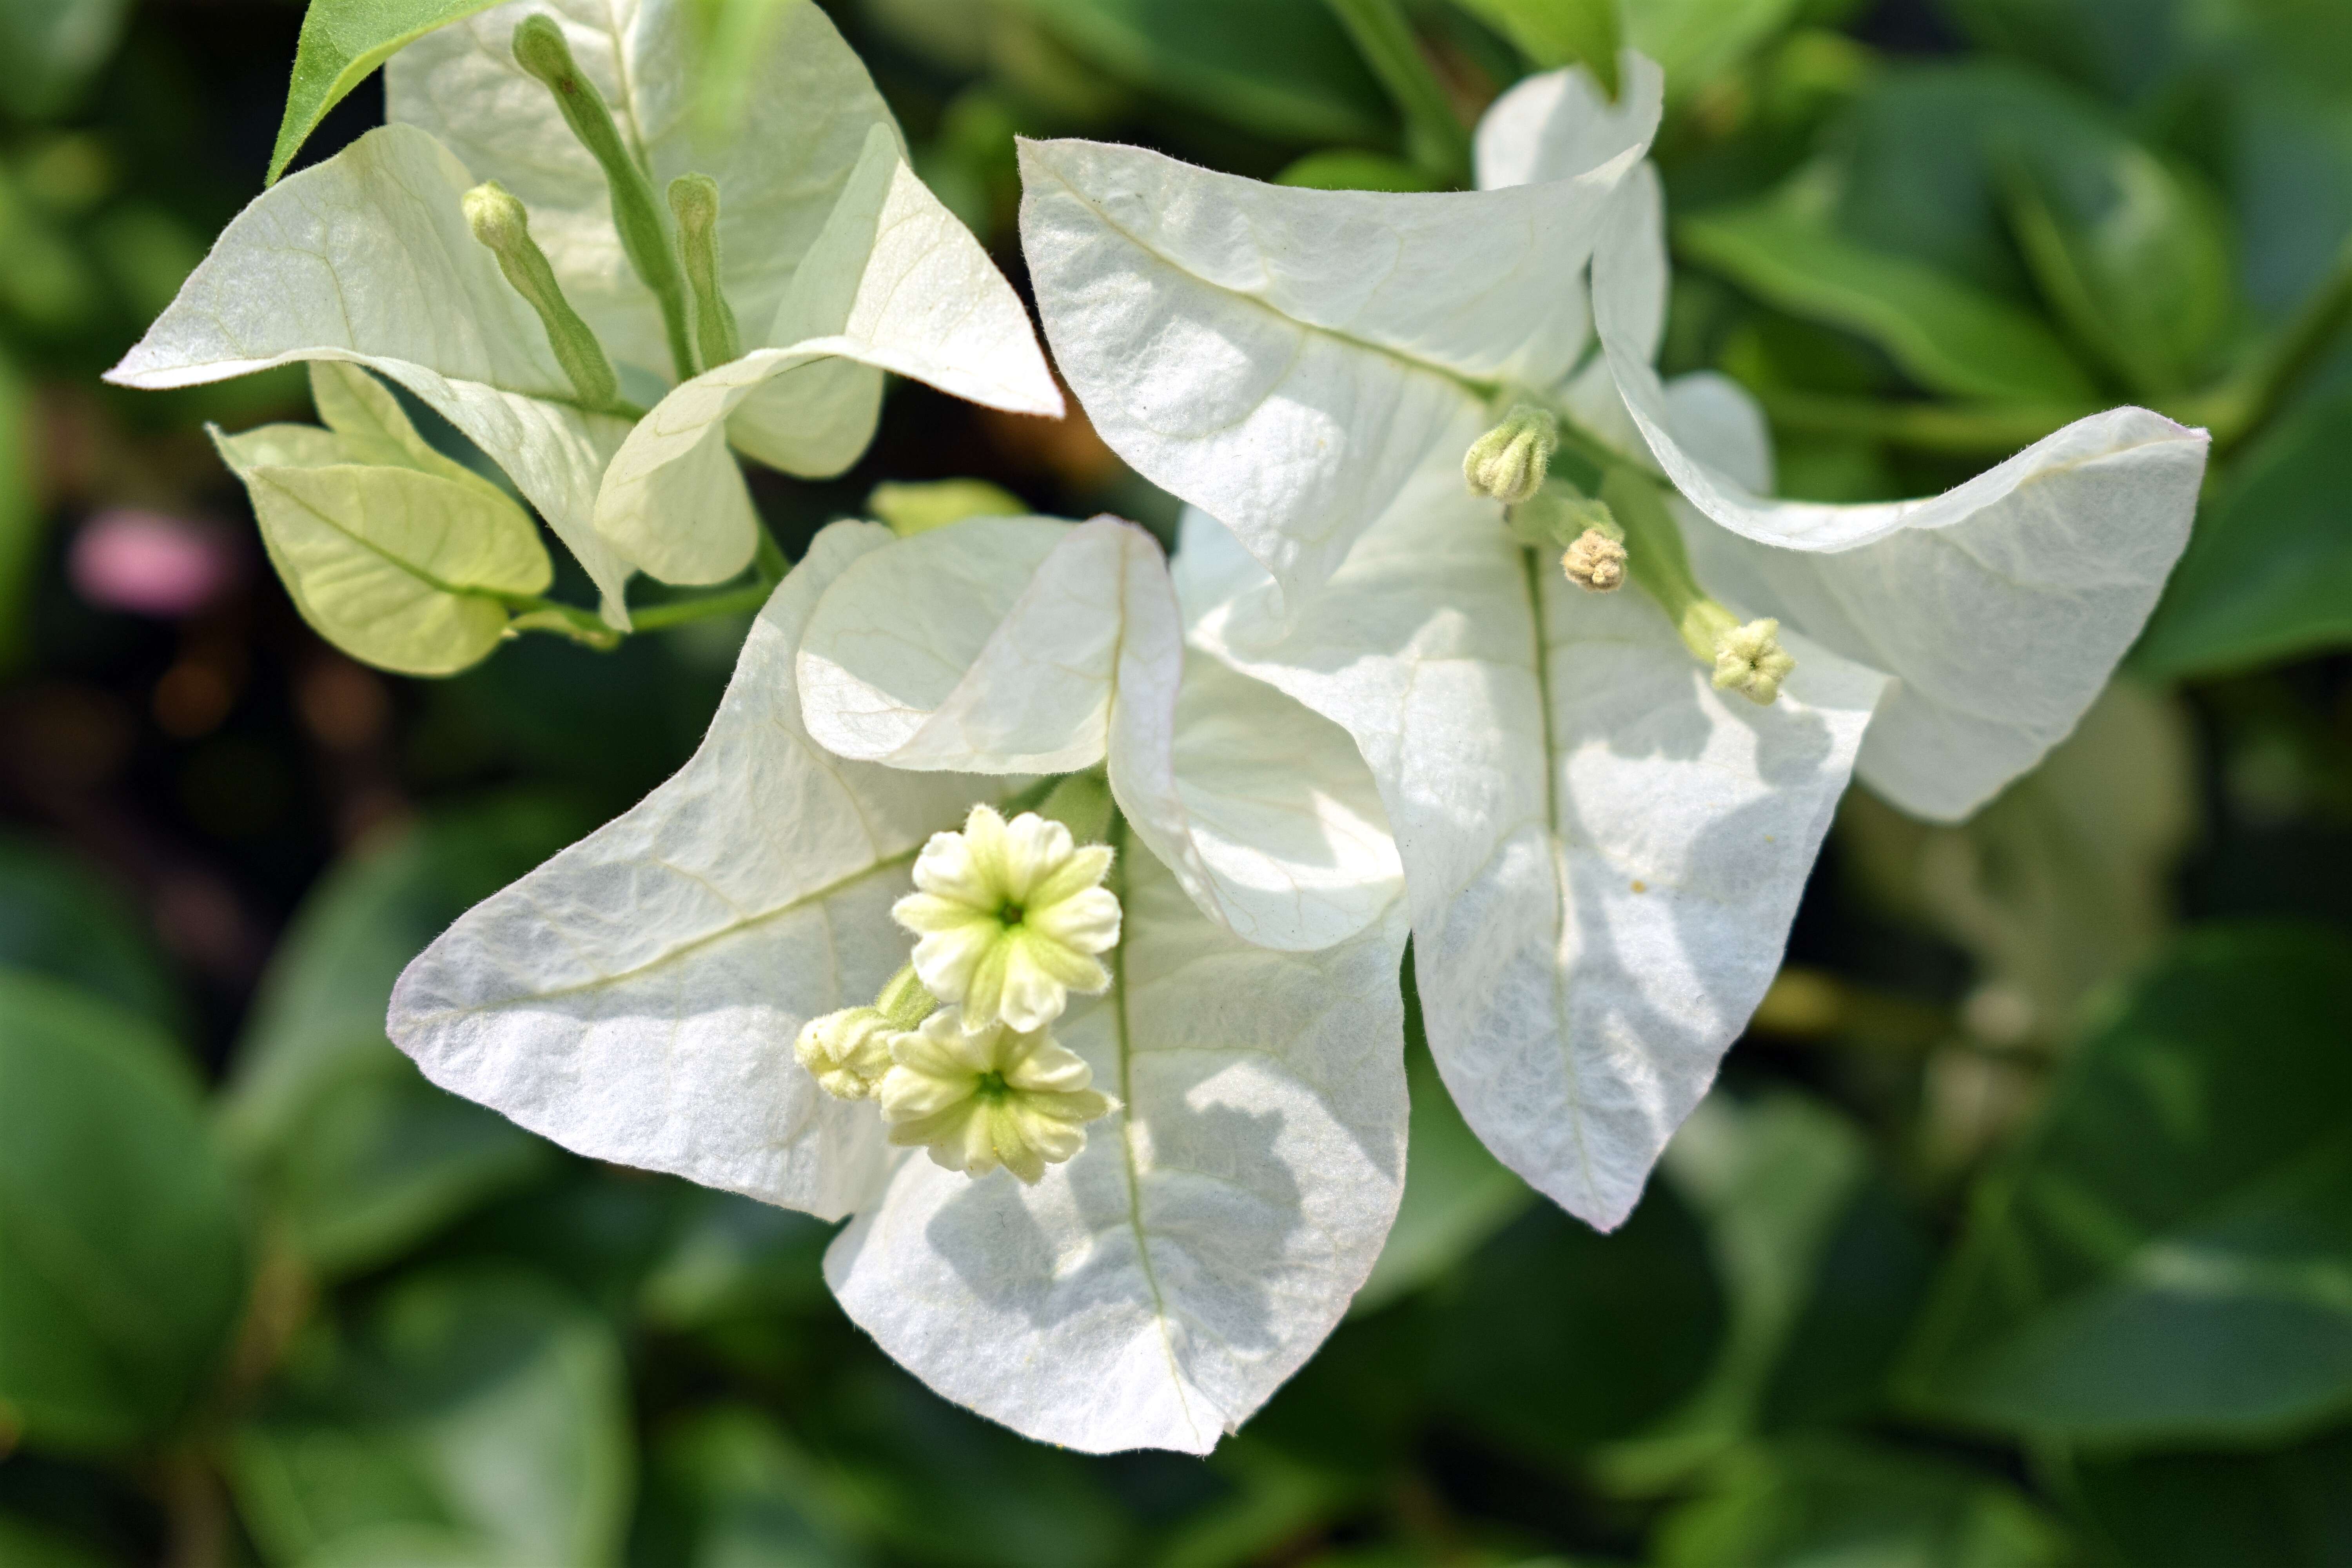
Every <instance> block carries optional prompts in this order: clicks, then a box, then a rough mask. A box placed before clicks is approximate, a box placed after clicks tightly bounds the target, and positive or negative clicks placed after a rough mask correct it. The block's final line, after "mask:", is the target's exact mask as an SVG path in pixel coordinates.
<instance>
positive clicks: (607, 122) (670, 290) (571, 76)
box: [514, 14, 696, 381]
mask: <svg viewBox="0 0 2352 1568" xmlns="http://www.w3.org/2000/svg"><path fill="white" fill-rule="evenodd" d="M514 58H515V63H516V64H517V65H519V66H520V67H522V68H523V69H524V70H525V71H527V72H529V73H530V75H531V76H532V77H533V78H535V79H537V80H538V81H539V82H540V83H541V85H542V86H544V87H545V88H546V89H547V90H548V91H549V92H550V93H551V94H552V95H553V96H554V99H555V107H556V108H557V109H558V110H561V111H562V115H563V122H564V123H565V124H566V125H569V126H570V127H571V128H572V135H574V136H576V137H578V138H579V140H580V144H581V145H582V146H583V147H585V148H587V149H588V152H589V154H590V155H591V156H593V158H594V159H595V160H596V164H597V167H599V168H600V169H602V170H604V184H605V188H606V189H607V190H608V191H609V192H610V193H611V195H612V201H613V226H614V229H615V230H617V231H618V232H619V234H620V237H621V249H622V251H623V253H624V254H625V255H626V256H627V257H628V258H629V266H630V267H631V268H634V269H635V272H636V275H637V277H638V279H640V280H641V281H642V282H643V283H644V284H645V286H646V288H648V289H652V290H653V293H654V298H655V299H656V300H659V301H660V302H661V312H662V326H663V329H664V330H665V331H667V334H668V336H669V353H670V359H671V360H672V362H673V363H675V365H676V367H677V376H678V379H679V380H680V381H684V380H686V379H687V378H688V377H689V376H691V375H692V374H694V373H695V368H696V367H695V363H694V345H693V342H692V340H691V338H690V337H689V336H688V331H687V311H686V284H685V280H684V279H682V278H681V277H680V276H679V272H678V265H677V254H676V252H674V251H673V250H672V249H671V248H670V241H669V235H668V233H667V230H666V229H665V227H664V226H663V223H662V218H661V209H660V207H659V206H658V205H656V202H655V200H654V186H653V181H652V180H651V179H650V178H649V177H648V176H647V175H646V171H645V168H644V166H643V165H642V164H640V163H638V162H637V159H636V155H635V153H632V152H631V151H630V150H629V148H628V146H627V144H626V143H625V142H623V141H622V140H621V130H620V127H619V126H617V125H615V124H614V122H613V111H612V110H611V109H610V108H608V107H606V105H605V102H604V94H603V93H601V92H598V91H597V90H596V84H595V83H594V82H592V81H590V80H589V79H587V78H586V77H584V76H583V75H581V74H580V68H579V66H578V64H577V63H575V62H574V61H573V59H572V46H571V45H570V44H568V43H566V42H565V41H564V38H563V29H562V27H560V26H557V25H556V23H555V21H554V19H553V18H552V17H550V16H545V15H543V14H542V15H539V16H529V17H526V18H524V19H523V21H522V22H521V23H520V25H518V26H516V28H515V30H514Z"/></svg>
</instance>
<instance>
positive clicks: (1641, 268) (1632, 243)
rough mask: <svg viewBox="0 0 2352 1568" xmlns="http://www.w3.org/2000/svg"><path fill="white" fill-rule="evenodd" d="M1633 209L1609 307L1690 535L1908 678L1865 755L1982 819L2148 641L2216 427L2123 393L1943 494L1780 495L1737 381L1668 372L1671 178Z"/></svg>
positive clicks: (1608, 344)
mask: <svg viewBox="0 0 2352 1568" xmlns="http://www.w3.org/2000/svg"><path fill="white" fill-rule="evenodd" d="M1618 203H1619V205H1620V207H1621V209H1622V217H1621V221H1619V222H1618V223H1617V224H1616V225H1615V226H1612V230H1611V232H1610V235H1609V237H1608V238H1607V239H1606V240H1604V242H1603V243H1602V245H1601V248H1600V250H1599V251H1598V253H1596V255H1595V256H1594V258H1593V264H1592V270H1593V308H1594V315H1595V319H1596V321H1598V323H1599V326H1600V331H1601V342H1602V344H1603V346H1604V348H1605V349H1606V350H1607V353H1608V362H1609V368H1610V371H1611V374H1612V375H1613V377H1614V378H1615V381H1616V384H1617V387H1618V390H1619V391H1620V392H1622V395H1623V398H1624V405H1625V406H1626V407H1627V408H1628V409H1630V411H1631V413H1632V416H1633V420H1634V421H1635V422H1636V424H1637V425H1638V426H1639V427H1640V431H1641V435H1642V437H1643V439H1644V440H1645V441H1646V443H1647V447H1648V450H1649V452H1650V453H1651V454H1653V455H1654V457H1655V458H1656V461H1657V462H1658V464H1659V466H1660V467H1661V468H1664V470H1665V472H1666V474H1667V476H1668V477H1669V478H1670V479H1673V480H1674V482H1675V487H1676V488H1677V489H1680V490H1681V491H1682V493H1683V495H1684V497H1685V498H1686V499H1687V500H1689V502H1690V503H1691V505H1692V507H1694V508H1695V509H1696V512H1698V513H1703V514H1704V515H1705V521H1701V520H1700V519H1699V518H1698V517H1697V516H1692V517H1689V518H1687V519H1686V520H1685V521H1686V527H1685V533H1686V534H1687V535H1688V540H1689V544H1690V549H1691V555H1692V559H1693V561H1694V563H1696V565H1697V567H1698V569H1699V572H1700V574H1701V577H1702V580H1703V581H1705V582H1706V585H1707V587H1708V589H1709V591H1710V592H1713V593H1715V594H1717V595H1719V596H1721V597H1723V598H1725V599H1727V600H1729V601H1731V602H1732V603H1734V604H1735V605H1738V607H1740V608H1741V609H1743V610H1746V611H1748V612H1750V613H1755V614H1767V615H1772V616H1779V617H1780V619H1781V620H1782V621H1784V622H1785V623H1787V624H1788V625H1790V626H1795V627H1797V628H1799V629H1801V630H1802V631H1803V632H1804V633H1805V634H1806V635H1807V636H1809V637H1812V638H1814V639H1815V640H1817V641H1819V642H1822V643H1824V644H1826V645H1828V646H1829V647H1832V648H1834V649H1836V650H1837V651H1838V652H1840V653H1843V654H1844V655H1846V656H1847V657H1848V658H1856V659H1860V660H1863V661H1864V662H1865V663H1867V664H1870V665H1872V666H1874V667H1875V668H1880V669H1883V670H1885V671H1886V672H1887V673H1889V674H1891V675H1894V676H1895V677H1897V678H1898V679H1899V680H1900V682H1901V684H1900V686H1899V687H1898V688H1896V689H1895V692H1894V694H1893V695H1892V696H1891V697H1890V699H1889V700H1888V702H1887V704H1886V709H1885V712H1884V713H1882V714H1881V715H1880V717H1879V721H1878V722H1877V723H1876V724H1875V725H1874V726H1873V728H1872V731H1871V738H1870V740H1869V742H1867V743H1866V744H1865V745H1864V750H1863V754H1862V758H1861V761H1860V763H1858V765H1857V771H1858V772H1859V773H1861V775H1862V777H1863V779H1864V781H1865V782H1866V783H1868V784H1870V785H1871V787H1873V788H1874V789H1875V790H1877V791H1879V792H1880V793H1881V794H1883V795H1885V796H1887V798H1888V799H1890V800H1892V801H1894V802H1895V804H1896V805H1900V806H1902V807H1903V808H1904V809H1905V810H1906V811H1911V812H1914V813H1916V814H1917V815H1919V816H1928V817H1936V818H1941V819H1946V820H1951V819H1957V818H1958V817H1962V816H1967V815H1968V814H1969V812H1970V811H1973V810H1974V809H1975V808H1976V807H1977V806H1979V805H1982V804H1983V803H1984V802H1985V801H1986V800H1988V799H1990V797H1991V796H1992V795H1994V794H1995V793H1997V792H1998V791H1999V790H2000V787H2001V786H2002V785H2003V784H2007V783H2008V782H2009V781H2010V780H2011V779H2012V778H2014V777H2016V776H2017V775H2018V774H2020V773H2023V772H2025V771H2026V770H2027V769H2028V768H2031V767H2032V766H2033V764H2034V763H2037V762H2039V761H2041V759H2042V755H2043V754H2044V753H2045V752H2048V751H2049V749H2050V748H2051V747H2052V746H2053V745H2055V744H2057V743H2058V742H2060V741H2061V740H2063V739H2064V738H2065V737H2066V735H2067V734H2068V733H2069V732H2070V731H2072V730H2073V729H2074V724H2075V721H2077V720H2079V719H2080V718H2081V717H2082V715H2083V712H2084V710H2085V709H2087V708H2088V707H2089V706H2090V704H2091V700H2092V699H2093V698H2095V697H2096V696H2097V695H2098V693H2099V690H2100V689H2101V688H2102V687H2104V686H2105V684H2106V681H2107V677H2108V676H2109V674H2111V673H2112V672H2113V671H2114V669H2115V667H2116V662H2117V661H2118V660H2120V659H2121V658H2123V656H2124V653H2125V651H2126V649H2127V648H2129V647H2130V646H2131V644H2132V640H2133V639H2134V638H2135V637H2137V636H2138V635H2139V628H2140V627H2141V626H2143V625H2144V624H2145V623H2146V622H2147V616H2148V614H2149V612H2150V611H2151V610H2153V609H2154V608H2155V605H2156V601H2157V596H2158V594H2160V593H2161V592H2162V591H2163V587H2164V582H2165V578H2166V577H2167V576H2168V574H2170V572H2171V570H2172V565H2173V563H2174V562H2175V561H2176V560H2178V559H2179V555H2180V552H2181V551H2182V549H2184V548H2185V547H2186V546H2187V544H2188V541H2189V524H2190V522H2191V521H2193V519H2194V517H2195V513H2196V508H2197V493H2198V487H2199V485H2200V483H2201V482H2202V480H2203V477H2204V471H2205V455H2206V447H2207V443H2208V437H2207V436H2206V433H2205V432H2204V431H2202V430H2193V429H2189V428H2187V427H2184V426H2179V425H2176V424H2174V423H2173V422H2172V421H2171V420H2169V419H2167V418H2165V417H2164V416H2161V415H2158V414H2151V413H2149V412H2148V411H2147V410H2146V409H2141V408H2116V409H2110V410H2109V411H2107V412H2106V413H2104V414H2096V415H2093V416H2090V417H2088V418H2085V419H2082V420H2078V421H2076V422H2075V423H2074V424H2072V425H2069V426H2066V427H2065V428H2064V429H2063V430H2060V431H2058V432H2057V433H2056V434H2055V435H2053V436H2050V437H2045V438H2043V439H2042V440H2041V441H2038V442H2036V443H2035V444H2034V445H2032V447H2027V448H2026V449H2025V450H2024V451H2022V452H2020V453H2018V454H2017V455H2016V456H2015V457H2013V458H2010V459H2009V460H2008V461H2006V462H2004V463H2001V464H2000V465H1999V466H1998V467H1995V468H1990V469H1988V470H1987V471H1986V472H1984V473H1982V474H1979V475H1978V476H1977V477H1976V478H1975V479H1970V480H1969V481H1967V482H1966V483H1965V484H1962V485H1960V486H1958V487H1957V488H1956V489H1950V490H1947V491H1946V492H1944V493H1943V494H1942V495H1940V496H1936V497H1932V498H1930V499H1927V500H1911V501H1887V502H1878V503H1873V504H1868V505H1862V506H1832V505H1828V504H1825V503H1820V502H1811V501H1772V500H1761V499H1759V498H1758V497H1757V496H1756V495H1755V494H1754V493H1753V491H1752V489H1751V488H1750V486H1748V484H1746V483H1744V482H1743V480H1744V479H1748V478H1750V477H1752V474H1750V475H1743V474H1741V473H1740V472H1739V469H1740V468H1743V467H1746V468H1752V467H1753V466H1754V459H1753V458H1752V457H1748V458H1743V457H1741V456H1740V455H1739V454H1740V453H1741V452H1742V451H1743V450H1744V449H1747V448H1749V447H1752V445H1753V437H1752V435H1742V434H1741V427H1742V425H1743V421H1742V420H1741V419H1740V418H1739V417H1738V416H1737V415H1736V414H1734V413H1733V412H1732V411H1731V409H1730V408H1729V407H1728V406H1727V404H1728V403H1729V401H1730V400H1731V399H1733V398H1736V397H1737V396H1738V394H1737V391H1736V389H1734V388H1732V387H1731V386H1730V385H1729V384H1727V383H1717V384H1713V385H1711V386H1710V387H1709V388H1708V389H1707V390H1706V392H1704V393H1702V394H1696V395H1693V394H1688V393H1685V394H1683V395H1679V396H1678V395H1675V393H1674V392H1670V390H1669V389H1667V388H1665V387H1664V386H1662V385H1661V384H1660V383H1659V381H1658V377H1657V374H1656V372H1654V370H1652V369H1651V368H1650V364H1649V358H1650V354H1651V353H1652V352H1653V350H1654V343H1655V339H1654V331H1653V329H1654V308H1655V302H1656V300H1659V299H1661V298H1662V297H1663V292H1664V281H1663V280H1664V267H1665V262H1664V242H1663V240H1662V238H1661V237H1660V236H1661V227H1660V225H1661V216H1660V211H1659V205H1658V204H1659V196H1658V190H1657V182H1656V179H1655V177H1654V175H1653V174H1651V173H1650V172H1649V171H1648V170H1646V169H1645V170H1643V172H1642V174H1641V175H1640V176H1638V177H1636V178H1634V179H1631V180H1628V181H1627V182H1626V183H1625V184H1624V186H1623V188H1622V190H1621V191H1620V193H1619V195H1618ZM1744 424H1745V427H1746V428H1747V429H1748V431H1752V430H1754V429H1755V428H1757V427H1758V425H1759V421H1757V420H1756V419H1755V418H1754V416H1748V419H1747V420H1746V421H1744ZM1707 442H1715V443H1720V444H1721V447H1722V449H1726V450H1727V452H1728V453H1729V457H1728V460H1727V458H1725V457H1718V456H1717V455H1716V453H1715V452H1712V451H1710V450H1709V449H1708V448H1707V447H1706V446H1705V445H1702V443H1707Z"/></svg>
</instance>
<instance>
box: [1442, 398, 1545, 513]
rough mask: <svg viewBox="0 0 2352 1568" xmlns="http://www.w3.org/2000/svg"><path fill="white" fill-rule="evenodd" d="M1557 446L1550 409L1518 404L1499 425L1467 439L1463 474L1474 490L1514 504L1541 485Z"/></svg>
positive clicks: (1527, 496)
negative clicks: (1479, 435) (1472, 439)
mask: <svg viewBox="0 0 2352 1568" xmlns="http://www.w3.org/2000/svg"><path fill="white" fill-rule="evenodd" d="M1558 450H1559V420H1558V419H1557V418H1555V417H1554V416H1552V414H1551V412H1550V410H1549V409H1544V408H1538V407H1536V406H1535V405H1533V404H1528V403H1521V404H1517V405H1513V407H1512V409H1511V412H1510V413H1509V415H1507V416H1506V417H1505V418H1504V420H1503V422H1502V423H1501V424H1500V425H1497V426H1495V427H1494V428H1493V429H1492V430H1489V431H1487V432H1486V434H1485V435H1484V436H1481V437H1478V438H1477V439H1476V440H1475V441H1473V442H1471V443H1470V449H1469V450H1468V451H1467V452H1465V453H1463V454H1462V477H1463V479H1465V480H1466V481H1468V483H1469V486H1470V489H1471V490H1472V491H1473V492H1474V493H1475V494H1478V495H1482V496H1491V497H1492V498H1494V499H1495V500H1498V501H1501V502H1502V503H1503V504H1504V505H1505V506H1517V505H1518V504H1519V503H1520V502H1521V501H1524V500H1528V499H1529V498H1530V497H1532V496H1533V495H1534V494H1535V493H1536V492H1537V491H1538V489H1542V488H1543V482H1544V475H1545V473H1546V472H1547V471H1549V468H1550V467H1551V455H1552V454H1553V453H1554V452H1556V451H1558Z"/></svg>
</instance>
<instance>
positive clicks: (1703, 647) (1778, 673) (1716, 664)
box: [1601, 467, 1797, 706]
mask: <svg viewBox="0 0 2352 1568" xmlns="http://www.w3.org/2000/svg"><path fill="white" fill-rule="evenodd" d="M1601 495H1602V497H1603V499H1605V500H1607V501H1608V502H1609V508H1610V510H1611V511H1612V512H1613V513H1614V514H1615V515H1616V517H1617V519H1618V521H1620V522H1621V523H1622V525H1623V527H1624V531H1625V545H1626V552H1627V558H1626V568H1627V570H1628V571H1629V572H1630V573H1631V574H1632V576H1633V581H1634V582H1636V583H1639V584H1641V585H1642V586H1643V588H1644V589H1646V590H1648V592H1649V594H1650V595H1651V596H1652V597H1653V598H1654V599H1656V600H1657V601H1658V604H1659V605H1660V607H1662V608H1663V609H1664V611H1665V612H1666V618H1667V619H1669V620H1671V621H1673V622H1674V624H1675V630H1676V631H1678V632H1679V633H1681V634H1682V639H1683V646H1684V647H1687V648H1689V649H1690V650H1691V652H1692V653H1694V654H1696V656H1697V657H1698V658H1699V660H1700V662H1702V663H1704V664H1706V665H1707V666H1708V667H1709V668H1711V669H1712V671H1713V678H1714V681H1715V689H1717V691H1737V692H1738V693H1739V694H1740V695H1741V696H1742V697H1745V698H1747V699H1748V700H1749V701H1751V702H1755V703H1759V704H1763V705H1768V706H1769V704H1770V703H1772V702H1773V701H1775V700H1778V699H1779V697H1780V687H1781V685H1782V683H1783V682H1785V681H1786V680H1787V679H1789V676H1790V672H1791V671H1793V670H1794V669H1795V668H1797V661H1796V659H1795V658H1792V657H1790V653H1789V650H1788V649H1786V648H1784V647H1781V646H1780V622H1778V621H1775V620H1769V619H1767V620H1756V621H1748V622H1745V623H1743V622H1742V621H1741V620H1740V619H1739V617H1738V616H1735V615H1733V614H1732V613H1731V612H1730V611H1729V610H1728V609H1727V608H1725V607H1724V605H1721V604H1720V603H1718V602H1717V600H1715V599H1712V598H1710V597H1708V596H1707V594H1706V590H1705V589H1703V588H1701V587H1700V586H1699V585H1698V579H1697V578H1696V577H1695V576H1694V575H1693V574H1692V573H1691V564H1690V554H1689V552H1687V551H1686V550H1685V549H1684V547H1683V535H1682V530H1681V529H1680V528H1679V527H1677V526H1676V525H1675V519H1674V514H1673V513H1672V512H1670V511H1668V510H1666V500H1665V492H1664V490H1663V489H1661V488H1660V485H1659V482H1658V480H1657V479H1655V478H1654V476H1652V475H1649V474H1645V473H1643V472H1641V471H1640V470H1639V469H1636V468H1622V467H1621V468H1612V469H1610V470H1609V474H1608V477H1607V478H1606V479H1603V480H1602V481H1601Z"/></svg>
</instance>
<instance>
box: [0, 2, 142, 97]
mask: <svg viewBox="0 0 2352 1568" xmlns="http://www.w3.org/2000/svg"><path fill="white" fill-rule="evenodd" d="M130 10H131V7H130V5H129V4H128V0H7V4H5V5H0V59H5V60H6V61H7V62H8V68H7V69H5V70H4V71H0V110H6V111H7V112H8V113H10V114H12V115H15V116H16V118H18V119H20V120H42V119H47V117H49V116H51V115H54V114H57V113H58V112H60V111H62V110H67V109H69V108H71V107H72V105H73V100H75V99H76V98H77V97H79V95H80V92H81V89H82V87H83V85H84V84H85V83H87V82H88V81H89V79H90V77H92V76H93V75H95V74H96V73H97V71H98V69H99V68H100V67H101V66H103V65H104V64H106V62H107V60H108V58H110V57H111V56H112V55H113V53H114V46H115V43H116V41H117V40H118V39H119V38H121V36H122V24H123V20H124V18H125V17H126V16H128V15H129V13H130Z"/></svg>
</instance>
